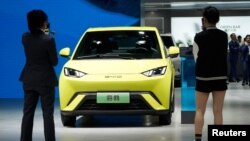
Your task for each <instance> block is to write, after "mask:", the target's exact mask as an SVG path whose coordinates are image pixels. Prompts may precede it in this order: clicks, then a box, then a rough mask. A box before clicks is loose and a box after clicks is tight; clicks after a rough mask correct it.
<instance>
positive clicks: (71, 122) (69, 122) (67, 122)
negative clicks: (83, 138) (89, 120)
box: [61, 114, 76, 127]
mask: <svg viewBox="0 0 250 141" xmlns="http://www.w3.org/2000/svg"><path fill="white" fill-rule="evenodd" d="M61 120H62V124H63V126H69V127H74V126H75V123H76V117H75V116H65V115H62V114H61Z"/></svg>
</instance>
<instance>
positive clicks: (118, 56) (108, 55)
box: [77, 53, 136, 59]
mask: <svg viewBox="0 0 250 141" xmlns="http://www.w3.org/2000/svg"><path fill="white" fill-rule="evenodd" d="M129 55H130V54H123V53H122V54H119V53H106V54H93V55H84V56H78V57H77V59H94V58H110V59H112V58H119V59H136V58H134V57H132V56H129Z"/></svg>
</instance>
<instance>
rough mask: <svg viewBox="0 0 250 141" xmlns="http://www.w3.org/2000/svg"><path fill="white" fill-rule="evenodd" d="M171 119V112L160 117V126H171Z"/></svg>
mask: <svg viewBox="0 0 250 141" xmlns="http://www.w3.org/2000/svg"><path fill="white" fill-rule="evenodd" d="M171 118H172V112H169V113H168V114H166V115H160V116H159V124H160V125H170V124H171Z"/></svg>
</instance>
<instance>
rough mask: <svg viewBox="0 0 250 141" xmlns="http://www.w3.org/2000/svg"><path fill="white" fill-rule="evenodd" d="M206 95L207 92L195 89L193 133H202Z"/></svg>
mask: <svg viewBox="0 0 250 141" xmlns="http://www.w3.org/2000/svg"><path fill="white" fill-rule="evenodd" d="M208 97H209V93H204V92H199V91H196V112H195V119H194V124H195V134H202V128H203V125H204V114H205V111H206V105H207V100H208Z"/></svg>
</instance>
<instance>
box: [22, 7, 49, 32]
mask: <svg viewBox="0 0 250 141" xmlns="http://www.w3.org/2000/svg"><path fill="white" fill-rule="evenodd" d="M27 21H28V28H29V30H30V32H31V33H32V34H35V33H37V31H39V30H40V28H41V27H42V26H43V24H44V22H46V21H48V16H47V14H46V13H45V12H44V11H42V10H31V11H30V12H28V14H27Z"/></svg>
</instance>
